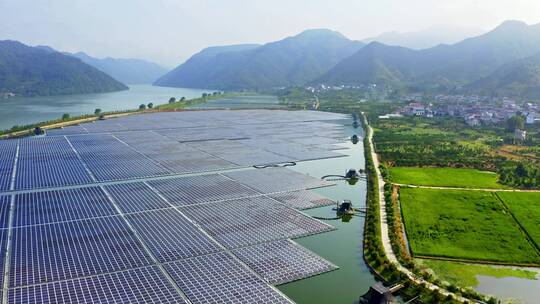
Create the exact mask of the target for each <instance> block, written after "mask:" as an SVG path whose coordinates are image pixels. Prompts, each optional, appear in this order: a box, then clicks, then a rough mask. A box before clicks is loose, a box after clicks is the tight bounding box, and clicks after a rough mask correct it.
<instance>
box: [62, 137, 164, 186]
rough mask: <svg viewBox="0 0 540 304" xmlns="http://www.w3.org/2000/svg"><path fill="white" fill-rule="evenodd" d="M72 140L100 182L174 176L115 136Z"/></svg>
mask: <svg viewBox="0 0 540 304" xmlns="http://www.w3.org/2000/svg"><path fill="white" fill-rule="evenodd" d="M69 140H70V141H71V143H72V144H73V146H74V147H75V149H76V150H77V152H78V153H79V155H80V156H81V158H82V160H83V161H84V162H85V163H86V165H87V166H88V168H89V169H90V171H92V173H93V174H94V176H95V177H96V179H97V180H98V181H110V180H121V179H130V178H140V177H149V176H159V175H166V174H170V171H168V170H166V169H165V168H163V167H161V166H159V165H157V164H156V163H155V162H153V161H152V160H150V159H148V158H146V157H145V156H144V155H141V154H140V153H137V152H136V151H134V150H133V149H131V148H129V147H128V146H126V145H125V144H123V143H121V142H120V141H118V140H117V139H116V138H114V137H112V136H111V135H106V134H101V135H81V136H70V137H69Z"/></svg>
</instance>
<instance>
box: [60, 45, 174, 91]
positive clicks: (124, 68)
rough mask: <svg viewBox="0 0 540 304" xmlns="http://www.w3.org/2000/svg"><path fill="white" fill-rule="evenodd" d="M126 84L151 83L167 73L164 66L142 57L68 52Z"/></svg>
mask: <svg viewBox="0 0 540 304" xmlns="http://www.w3.org/2000/svg"><path fill="white" fill-rule="evenodd" d="M70 55H72V56H74V57H76V58H79V59H81V60H82V61H83V62H84V63H87V64H89V65H91V66H93V67H95V68H97V69H98V70H100V71H102V72H105V73H107V74H108V75H110V76H111V77H113V78H114V79H116V80H118V81H120V82H122V83H126V84H151V83H153V82H154V81H156V79H158V78H159V77H161V76H163V75H164V74H165V73H167V71H168V70H167V69H165V68H164V67H162V66H160V65H158V64H155V63H153V62H149V61H146V60H142V59H132V58H111V57H107V58H102V59H101V58H95V57H92V56H89V55H87V54H86V53H84V52H78V53H75V54H70Z"/></svg>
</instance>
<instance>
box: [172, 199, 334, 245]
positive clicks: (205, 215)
mask: <svg viewBox="0 0 540 304" xmlns="http://www.w3.org/2000/svg"><path fill="white" fill-rule="evenodd" d="M181 210H182V212H183V213H184V214H186V215H187V216H188V217H189V218H190V219H192V220H194V221H195V222H196V223H197V224H198V225H200V226H201V227H202V228H203V229H204V230H205V231H206V232H207V233H208V234H210V235H211V236H212V237H214V238H215V239H216V240H217V241H218V242H220V243H221V244H222V245H223V246H225V247H227V248H229V249H231V248H238V247H242V246H248V245H253V244H257V243H262V242H267V241H272V240H277V239H284V238H294V237H301V236H306V235H311V234H316V233H322V232H326V231H330V230H332V229H334V228H333V227H332V226H330V225H327V224H325V223H322V222H320V221H317V220H315V219H313V218H311V217H308V216H306V215H304V214H303V213H301V212H298V211H296V210H294V209H291V208H288V207H285V206H283V205H282V204H280V203H278V202H276V201H274V200H272V199H270V198H268V197H263V196H259V197H251V198H243V199H237V200H230V201H224V202H217V203H211V204H201V205H192V206H186V207H182V208H181Z"/></svg>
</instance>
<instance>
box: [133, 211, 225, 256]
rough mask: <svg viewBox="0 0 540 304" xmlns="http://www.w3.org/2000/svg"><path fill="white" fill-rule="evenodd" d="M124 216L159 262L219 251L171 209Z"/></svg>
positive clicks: (193, 226) (211, 242)
mask: <svg viewBox="0 0 540 304" xmlns="http://www.w3.org/2000/svg"><path fill="white" fill-rule="evenodd" d="M127 218H128V220H129V221H130V222H131V223H132V224H133V226H134V227H135V229H136V230H137V231H138V232H139V235H140V236H141V237H142V239H143V241H144V242H145V243H146V244H147V246H148V247H149V248H150V250H151V251H152V252H153V254H154V256H155V257H156V258H157V259H158V260H159V261H160V262H167V261H174V260H178V259H183V258H188V257H193V256H198V255H203V254H208V253H211V252H217V251H219V250H220V248H219V247H218V246H217V245H216V244H215V243H214V242H213V241H212V240H211V239H210V238H209V237H208V236H206V235H205V234H204V233H203V232H202V231H201V230H199V229H198V228H197V227H196V226H195V225H193V224H192V223H190V222H189V221H188V220H187V219H186V218H185V217H183V216H182V215H181V214H180V213H179V212H178V210H176V209H174V208H172V209H163V210H158V211H150V212H145V213H137V214H131V215H128V216H127Z"/></svg>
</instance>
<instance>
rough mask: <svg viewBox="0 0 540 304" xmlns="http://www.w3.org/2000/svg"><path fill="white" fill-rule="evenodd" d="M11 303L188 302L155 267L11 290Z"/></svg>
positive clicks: (115, 303) (9, 299) (118, 303)
mask: <svg viewBox="0 0 540 304" xmlns="http://www.w3.org/2000/svg"><path fill="white" fill-rule="evenodd" d="M8 303H9V304H19V303H25V304H94V303H113V304H120V303H154V304H158V303H164V304H183V303H186V302H185V301H184V300H183V299H182V297H181V296H180V294H179V293H178V292H177V291H176V289H175V288H174V286H173V285H172V284H171V283H170V282H169V281H168V280H167V279H166V277H165V276H164V275H163V273H161V271H160V270H159V269H158V268H157V267H156V266H153V267H144V268H137V269H132V270H127V271H122V272H115V273H111V274H104V275H99V276H93V277H88V278H81V279H75V280H68V281H61V282H54V283H49V284H42V285H34V286H28V287H22V288H16V289H11V290H9V296H8Z"/></svg>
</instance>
